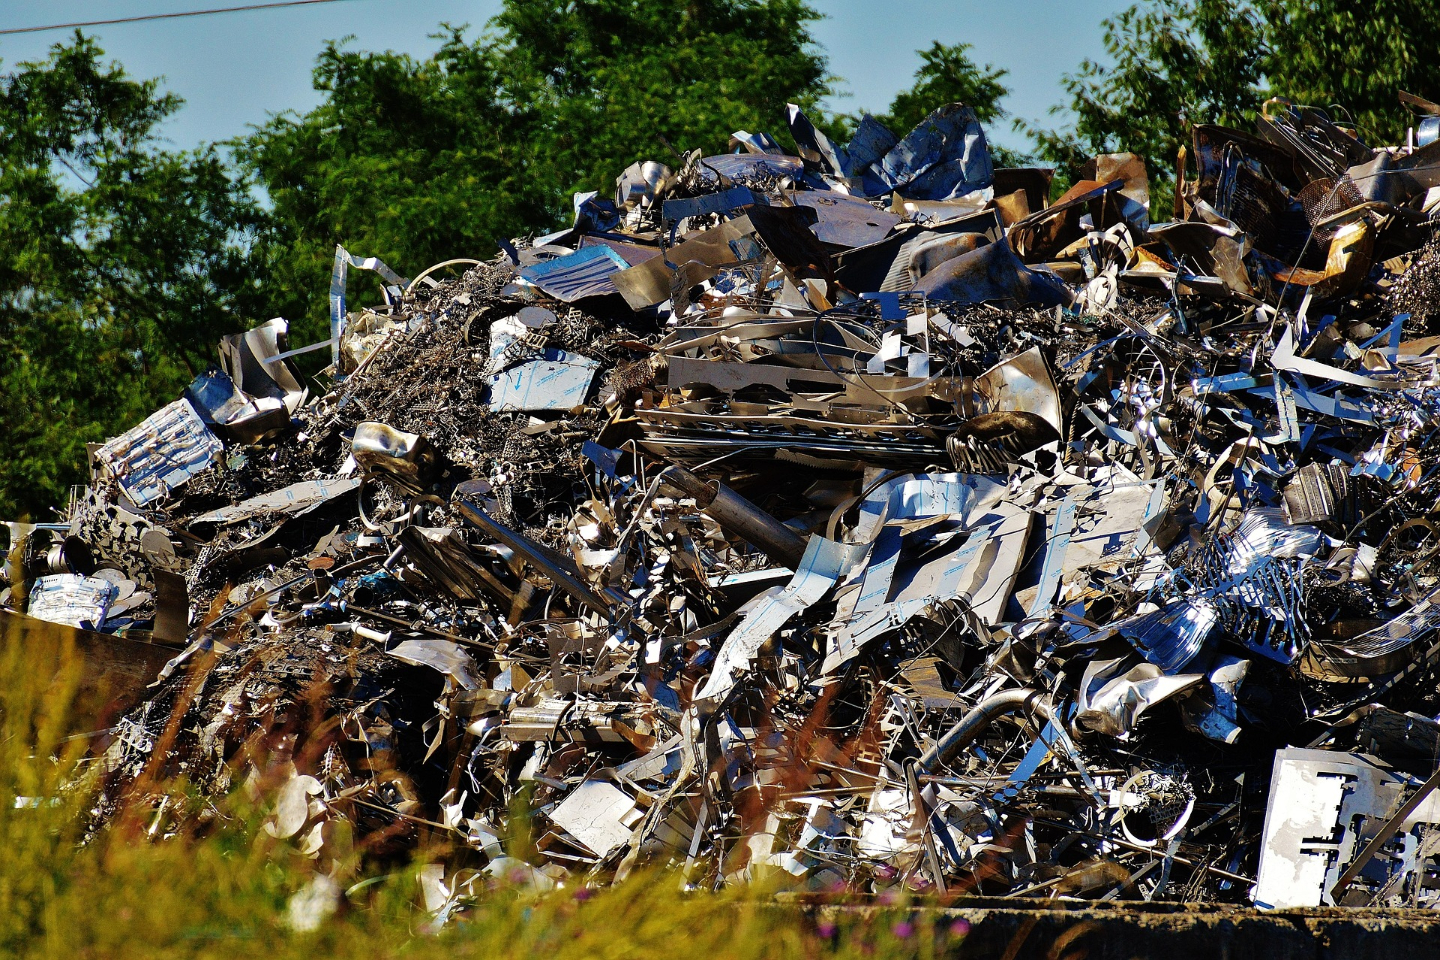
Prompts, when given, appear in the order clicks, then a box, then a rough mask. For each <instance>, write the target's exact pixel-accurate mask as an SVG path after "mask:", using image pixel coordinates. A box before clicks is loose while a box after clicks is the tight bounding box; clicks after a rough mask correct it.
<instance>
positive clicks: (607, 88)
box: [239, 0, 827, 338]
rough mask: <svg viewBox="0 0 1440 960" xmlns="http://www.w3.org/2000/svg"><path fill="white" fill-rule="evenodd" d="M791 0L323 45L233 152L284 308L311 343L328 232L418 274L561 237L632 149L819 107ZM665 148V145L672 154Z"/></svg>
mask: <svg viewBox="0 0 1440 960" xmlns="http://www.w3.org/2000/svg"><path fill="white" fill-rule="evenodd" d="M818 16H819V15H818V14H817V13H816V12H815V11H814V10H813V9H811V8H810V7H809V6H807V5H806V4H804V3H801V2H798V0H703V2H702V0H695V2H691V3H686V4H676V3H674V2H672V0H580V2H574V0H508V2H507V3H506V4H505V7H504V9H503V10H502V12H501V13H500V15H499V16H497V17H496V18H495V19H494V20H493V21H492V22H491V24H490V29H489V30H488V31H487V32H486V33H485V34H484V35H482V36H481V37H480V38H479V39H477V40H473V41H471V40H467V39H466V38H465V37H464V35H463V32H462V31H461V30H458V29H449V32H448V33H446V34H444V35H443V36H442V38H441V45H440V49H439V50H438V51H437V52H436V53H435V55H434V56H432V57H429V58H427V59H425V60H423V61H417V60H415V59H413V58H410V57H407V56H403V55H399V54H394V53H369V52H364V53H362V52H353V51H348V50H345V49H342V48H341V47H339V46H336V45H333V44H332V45H330V46H328V47H327V48H326V49H325V51H324V52H323V53H322V54H321V56H320V61H319V65H318V66H317V68H316V70H315V83H316V87H317V89H319V90H320V91H322V92H323V93H324V100H323V102H322V103H321V104H320V105H319V106H318V107H316V108H315V109H314V110H312V111H310V112H309V113H306V114H304V115H294V114H287V115H283V116H279V117H276V118H274V119H273V120H272V121H271V122H270V123H268V124H267V125H265V126H264V127H263V128H261V129H259V130H257V131H255V132H254V134H253V135H252V136H250V137H249V138H248V139H247V140H245V141H244V142H243V143H241V144H240V145H239V154H240V156H241V158H242V161H243V163H244V164H245V165H246V167H247V169H248V170H249V171H250V172H252V173H253V174H254V175H255V177H256V178H257V180H258V181H259V183H260V184H262V185H263V186H264V188H265V189H266V191H267V192H268V194H269V196H270V199H271V201H272V202H273V205H274V207H273V212H272V218H271V227H270V229H269V231H267V233H266V235H265V238H264V240H263V242H262V244H261V249H262V251H263V260H264V263H265V273H266V276H267V284H266V288H267V291H268V292H269V293H270V294H271V296H272V298H273V299H272V302H273V303H274V304H275V309H276V311H277V312H281V313H283V314H284V315H285V316H287V317H289V318H290V319H291V320H297V321H298V320H301V319H302V318H303V319H304V320H305V321H306V324H305V326H304V327H302V328H300V329H297V333H296V336H297V338H303V334H302V332H301V331H302V330H303V331H304V332H306V333H309V334H310V335H315V336H318V335H319V332H320V330H321V329H322V323H323V318H324V316H325V312H326V290H327V286H326V278H327V277H328V275H329V272H330V263H331V255H332V252H333V250H334V244H335V243H336V241H337V240H338V241H340V242H343V243H344V244H345V245H346V246H347V247H348V248H350V249H352V250H353V251H354V252H356V253H361V254H365V255H368V256H378V257H381V258H382V259H384V260H385V261H386V262H387V263H389V264H390V265H391V266H392V267H394V268H395V269H396V270H399V271H400V272H402V273H404V272H407V271H409V272H411V273H413V272H418V271H419V270H421V269H424V268H425V267H427V266H429V265H430V264H432V263H436V262H439V261H441V260H445V259H449V258H451V257H457V256H469V257H486V256H490V255H491V254H492V253H493V252H494V251H495V249H496V241H497V240H499V239H502V238H506V237H511V236H520V235H524V234H526V233H539V232H545V231H549V230H552V229H555V228H556V227H557V226H560V225H563V224H564V223H567V222H568V221H569V218H570V215H571V214H570V197H571V194H572V193H574V192H576V191H583V190H599V191H601V193H602V195H605V196H608V195H609V194H610V193H611V192H613V189H614V181H615V177H616V176H617V175H618V174H619V173H620V172H621V171H622V170H623V169H624V168H625V167H626V166H627V165H628V164H629V163H631V162H632V161H633V160H636V159H642V157H637V151H638V152H639V153H641V154H645V155H647V156H648V157H649V158H651V159H657V160H662V161H673V159H674V158H673V156H672V153H671V148H672V147H673V149H674V150H676V151H683V150H687V149H690V148H694V147H699V148H702V149H705V150H709V151H719V150H723V149H724V145H725V142H726V139H727V137H728V136H729V134H730V133H731V132H733V131H735V130H737V129H749V130H758V129H773V128H775V127H776V126H777V125H778V124H780V123H782V122H783V118H784V115H785V114H784V109H785V103H786V102H787V101H794V102H800V103H802V104H805V105H807V106H813V105H814V104H815V103H816V102H817V101H818V99H819V98H820V97H821V96H822V95H823V94H824V93H825V92H826V91H827V87H826V81H827V75H826V62H825V58H824V56H823V55H822V54H821V53H820V52H819V50H818V49H817V48H816V47H815V46H814V44H813V42H812V40H811V37H810V34H809V31H808V25H809V24H810V23H811V22H813V21H814V20H816V19H818ZM667 143H668V144H669V145H670V147H667V146H666V144H667Z"/></svg>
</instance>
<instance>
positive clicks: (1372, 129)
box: [1025, 0, 1440, 192]
mask: <svg viewBox="0 0 1440 960" xmlns="http://www.w3.org/2000/svg"><path fill="white" fill-rule="evenodd" d="M1437 14H1440V6H1437V4H1436V3H1435V2H1434V0H1378V2H1375V3H1369V4H1364V5H1359V4H1353V3H1346V2H1342V0H1242V2H1238V3H1237V2H1229V0H1145V2H1142V3H1137V4H1134V5H1132V6H1130V7H1127V8H1126V9H1124V10H1122V11H1121V12H1120V13H1117V14H1116V15H1115V16H1113V17H1110V18H1108V19H1106V20H1104V21H1103V28H1104V39H1105V51H1106V54H1107V58H1108V61H1109V62H1100V61H1093V60H1085V61H1083V62H1082V63H1081V64H1080V66H1079V68H1078V70H1077V71H1076V72H1075V73H1073V74H1069V75H1067V76H1066V77H1065V78H1064V80H1063V81H1062V87H1063V88H1064V90H1065V93H1066V95H1067V97H1068V102H1065V103H1061V104H1057V105H1056V106H1055V107H1053V108H1052V110H1051V113H1052V115H1063V114H1065V113H1066V112H1068V113H1069V114H1070V116H1071V117H1073V120H1072V122H1071V124H1070V125H1068V126H1067V127H1064V128H1060V129H1044V128H1042V127H1041V126H1039V125H1038V124H1034V123H1031V124H1026V125H1025V129H1026V130H1027V132H1028V133H1030V134H1031V136H1032V138H1033V139H1034V142H1035V144H1036V148H1037V152H1038V153H1039V154H1040V155H1041V156H1042V157H1044V158H1045V159H1047V160H1050V161H1052V162H1055V163H1058V164H1060V165H1061V166H1062V167H1064V168H1067V169H1069V170H1072V171H1073V170H1074V169H1075V168H1078V167H1079V165H1080V164H1081V163H1083V162H1084V160H1085V159H1087V158H1088V157H1091V156H1094V155H1095V154H1097V153H1102V152H1110V151H1118V150H1128V151H1132V152H1134V153H1137V154H1139V155H1140V156H1141V157H1143V158H1144V159H1145V162H1146V165H1147V167H1148V168H1149V170H1150V175H1151V177H1152V179H1154V180H1157V181H1159V182H1160V183H1162V184H1163V183H1167V182H1169V181H1170V180H1172V179H1173V176H1172V175H1173V171H1174V168H1175V162H1176V154H1177V151H1178V150H1179V148H1180V147H1181V146H1182V145H1184V144H1185V143H1186V142H1187V140H1188V133H1187V130H1188V125H1189V124H1192V123H1197V122H1207V123H1222V124H1226V125H1230V126H1240V127H1244V128H1247V129H1248V128H1250V127H1251V126H1252V125H1253V122H1254V119H1255V116H1256V114H1257V113H1259V112H1260V109H1261V106H1262V104H1263V103H1264V101H1265V100H1266V99H1267V98H1269V97H1280V98H1283V99H1286V100H1289V101H1291V102H1293V103H1297V104H1307V105H1310V106H1316V107H1321V108H1324V109H1327V110H1328V111H1329V112H1330V113H1331V114H1332V118H1333V119H1335V120H1337V121H1339V122H1344V123H1350V124H1352V125H1353V126H1354V128H1355V130H1356V132H1357V133H1358V134H1359V135H1360V136H1361V137H1362V138H1365V139H1367V141H1368V142H1371V143H1397V142H1401V141H1402V140H1403V138H1404V133H1405V127H1406V116H1405V114H1404V112H1403V111H1402V110H1401V108H1400V105H1399V102H1398V99H1397V94H1398V93H1399V92H1400V91H1402V90H1403V91H1407V92H1410V93H1415V94H1419V95H1421V96H1426V95H1427V94H1428V95H1430V96H1432V97H1433V96H1440V68H1437V67H1436V66H1435V60H1434V50H1435V49H1436V43H1437V42H1440V18H1437ZM1162 192H1163V191H1162Z"/></svg>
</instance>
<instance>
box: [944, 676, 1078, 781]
mask: <svg viewBox="0 0 1440 960" xmlns="http://www.w3.org/2000/svg"><path fill="white" fill-rule="evenodd" d="M1021 710H1024V711H1025V712H1026V713H1028V714H1030V716H1032V717H1035V718H1037V719H1039V720H1043V721H1044V722H1046V723H1049V722H1050V720H1051V719H1052V718H1053V717H1054V715H1055V714H1054V711H1053V710H1052V709H1051V707H1050V698H1049V697H1047V696H1046V695H1045V694H1043V693H1041V692H1040V691H1039V690H1031V689H1030V688H1029V687H1021V688H1020V689H1018V690H1002V691H1001V692H1000V693H997V694H995V695H994V696H990V697H986V698H985V699H984V700H981V701H980V702H979V703H978V704H976V705H975V706H974V707H973V708H971V710H970V712H969V713H967V714H965V716H963V717H961V718H960V722H959V723H957V724H955V726H953V727H951V728H950V729H949V731H947V732H946V734H945V736H943V737H941V738H940V742H939V743H937V744H935V746H933V747H931V748H930V749H929V750H926V751H925V753H924V755H923V756H921V757H920V761H919V764H920V769H922V770H924V771H925V772H926V773H934V772H935V771H936V770H937V769H938V768H939V767H940V766H941V765H943V764H947V763H949V762H950V761H951V760H954V759H955V755H956V754H958V753H959V752H960V751H961V750H964V749H965V748H966V747H968V746H969V745H970V744H972V743H974V742H975V741H976V740H977V739H978V738H979V737H980V734H982V733H984V732H985V729H986V728H987V727H989V726H990V724H992V723H994V722H995V721H996V720H998V719H1000V718H1001V717H1003V716H1006V715H1008V714H1011V713H1019V712H1020V711H1021Z"/></svg>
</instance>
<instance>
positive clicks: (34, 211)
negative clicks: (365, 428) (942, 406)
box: [0, 0, 1008, 518]
mask: <svg viewBox="0 0 1440 960" xmlns="http://www.w3.org/2000/svg"><path fill="white" fill-rule="evenodd" d="M819 17H820V14H819V13H818V12H817V11H816V10H815V8H814V7H812V6H810V5H808V4H806V3H804V2H802V0H690V2H687V3H678V4H677V3H675V2H673V0H507V2H506V3H505V5H504V8H503V10H502V12H501V13H500V15H499V16H498V17H496V18H495V19H494V20H493V21H491V23H490V24H489V26H488V28H487V29H486V31H485V32H483V33H482V34H480V35H479V36H478V38H472V37H467V35H466V34H465V32H464V30H463V29H457V28H450V27H445V28H444V32H442V33H441V34H439V35H438V36H437V38H436V41H437V50H436V52H435V53H434V54H433V55H432V56H429V57H426V58H423V59H417V58H412V57H408V56H404V55H401V54H396V53H390V52H383V53H376V52H365V51H356V50H352V49H349V48H348V47H346V46H345V45H344V44H343V43H336V44H330V45H327V46H326V48H325V49H324V50H323V51H322V52H321V54H320V55H319V57H318V60H317V63H316V67H315V70H314V83H315V86H316V88H317V89H318V90H319V91H320V93H321V94H322V97H321V102H320V105H319V106H317V107H316V108H315V109H313V110H311V111H308V112H306V113H304V114H295V113H287V114H281V115H278V116H275V117H273V118H272V119H271V120H270V121H269V122H267V123H266V124H264V125H263V126H261V127H259V128H257V129H254V130H252V131H251V132H250V133H249V134H248V135H246V136H244V137H241V138H237V139H236V140H233V141H231V142H230V143H229V144H228V147H229V148H230V151H231V153H230V154H229V155H228V156H227V155H223V154H221V153H220V152H218V151H217V150H216V149H215V148H213V147H206V148H204V149H201V150H197V151H189V152H182V151H172V150H166V149H163V148H162V147H161V146H160V144H159V141H158V140H157V131H158V130H159V127H160V125H161V124H162V123H163V122H164V120H165V118H166V117H168V116H169V115H170V114H172V113H173V112H174V111H175V110H176V109H178V108H179V106H180V100H179V99H178V98H177V97H175V96H173V95H169V94H165V93H163V92H162V91H161V89H160V88H159V86H158V84H157V83H155V82H154V81H145V82H139V81H136V80H133V79H131V78H130V77H127V76H126V74H125V72H124V71H123V69H121V68H120V67H119V66H116V65H113V64H106V63H105V62H104V60H103V52H102V51H101V50H100V49H99V48H98V47H97V46H96V45H95V43H94V42H93V41H92V40H89V39H85V38H83V37H81V36H79V35H77V36H76V38H75V39H74V40H73V41H72V42H70V43H68V44H64V45H58V46H56V47H55V48H54V50H53V51H52V53H51V55H50V57H49V58H48V59H47V60H46V61H44V62H42V63H33V64H20V65H19V66H18V67H17V68H15V69H14V70H12V71H11V72H10V73H8V74H7V75H5V76H3V77H0V356H4V357H5V361H6V362H5V363H3V364H0V436H4V437H5V457H3V458H0V517H5V518H11V517H16V516H20V515H24V514H32V515H36V516H45V515H47V511H48V508H49V507H50V506H52V505H59V504H63V503H64V501H65V493H66V488H67V486H68V485H69V484H71V483H73V482H76V481H78V480H80V479H81V478H82V477H83V469H82V468H83V464H84V462H85V456H84V445H85V443H86V442H88V441H99V440H103V439H105V438H106V437H108V436H111V435H113V434H115V433H117V432H119V431H120V430H122V429H124V428H127V427H129V426H131V425H133V424H134V423H136V422H138V421H139V420H140V419H142V418H143V417H144V416H145V415H146V414H148V413H150V412H151V411H153V410H154V409H155V408H156V407H157V406H159V405H161V404H163V403H165V402H168V401H170V400H172V399H174V398H175V397H176V396H177V395H178V394H179V393H180V391H181V390H182V389H183V387H184V386H185V384H186V383H187V382H188V381H189V380H190V379H191V378H192V377H193V376H194V374H195V373H197V372H198V371H200V370H201V369H203V368H204V367H205V366H206V365H207V364H208V363H209V362H211V360H212V359H213V358H214V356H215V354H214V350H215V342H216V340H217V339H218V338H219V337H220V336H222V335H224V334H227V333H232V332H236V331H239V330H243V329H246V328H248V327H250V326H252V325H253V324H254V323H255V322H257V321H259V320H263V319H265V318H267V317H271V316H277V315H279V316H284V317H286V318H287V319H289V320H290V321H291V322H292V340H293V342H294V343H295V344H296V345H297V346H298V345H301V344H305V343H309V342H314V341H316V340H319V339H321V338H322V337H324V336H325V335H326V331H327V327H326V322H325V318H326V315H327V293H328V287H329V275H330V270H331V263H332V256H333V251H334V246H335V244H336V243H337V242H340V243H343V244H344V245H345V246H347V247H348V248H349V249H351V250H353V251H354V252H356V253H359V254H363V255H367V256H378V257H381V258H382V259H384V260H385V261H386V262H388V263H389V264H390V265H391V266H393V267H394V268H395V269H397V270H399V271H400V272H402V273H411V274H412V275H413V274H414V273H415V272H418V271H419V270H421V269H423V268H425V267H426V266H429V265H430V264H433V263H437V262H439V261H441V260H446V259H450V258H452V257H462V256H469V257H486V256H489V255H491V254H492V253H493V252H494V251H495V249H496V242H497V241H498V240H499V239H502V238H506V237H511V236H523V235H525V234H527V233H528V234H535V233H543V232H547V231H549V230H552V229H555V228H556V227H557V226H560V225H562V224H564V223H566V222H568V221H569V219H570V216H571V207H570V197H571V194H572V193H574V192H576V191H583V190H599V191H601V193H602V194H603V195H608V194H609V193H610V192H611V190H612V188H613V183H614V179H615V177H616V176H617V175H618V174H619V173H620V172H621V171H622V170H623V169H624V168H625V167H626V166H627V165H628V164H630V163H631V162H632V161H634V160H636V159H647V158H648V159H657V160H665V161H673V160H674V159H675V154H676V153H677V152H683V151H686V150H689V149H692V148H697V147H698V148H700V149H703V150H707V151H713V152H718V151H720V150H723V149H724V145H725V143H726V140H727V138H728V136H729V134H730V133H731V132H733V131H735V130H738V129H748V130H751V131H760V130H764V131H769V132H771V133H777V134H778V133H783V125H784V117H785V104H786V103H787V102H795V103H799V104H801V105H802V106H803V107H805V108H806V110H807V111H808V112H809V113H810V115H811V116H812V117H815V118H817V119H818V120H820V121H821V122H827V121H829V122H831V123H832V125H837V126H840V125H843V123H844V121H845V118H827V117H826V115H825V113H824V111H823V110H821V109H820V106H819V103H820V99H821V98H822V97H823V96H824V95H825V94H826V93H827V92H829V86H828V84H829V83H830V82H831V79H832V78H830V77H829V75H828V73H827V63H826V59H825V57H824V55H823V52H822V51H821V50H820V49H819V48H818V47H817V46H816V44H815V43H814V41H813V38H812V36H811V34H810V27H811V25H812V24H813V23H814V22H815V21H816V20H818V19H819ZM969 49H970V48H969V47H968V46H967V45H965V44H959V45H955V46H945V45H943V44H939V43H936V44H934V45H933V46H932V47H930V48H929V49H928V50H923V51H919V57H920V61H921V63H920V67H919V69H918V71H917V73H916V75H915V82H914V85H913V87H912V88H911V89H909V90H906V91H904V92H902V93H900V94H899V95H897V96H896V97H895V99H894V101H893V103H892V104H891V105H890V109H889V110H888V112H887V113H886V114H884V115H883V116H882V117H881V119H882V121H883V122H885V123H886V124H887V125H889V126H891V127H892V129H894V130H895V131H896V132H897V133H902V134H903V133H904V132H906V131H908V130H909V129H910V128H912V127H913V126H914V125H915V124H916V123H918V122H919V121H920V120H921V119H922V118H923V117H924V116H925V115H926V114H928V113H929V112H930V111H931V110H932V109H934V108H935V107H936V106H938V105H940V104H942V103H948V102H952V101H962V102H965V103H968V104H970V105H971V106H972V107H974V108H975V110H976V112H977V113H978V114H979V116H980V117H981V118H982V119H984V120H986V121H987V122H993V121H997V120H1000V119H1002V118H1003V117H1004V116H1005V113H1004V111H1003V109H1002V108H1001V106H1000V101H1001V99H1002V98H1003V97H1004V96H1005V94H1006V93H1007V91H1006V88H1005V87H1004V85H1003V83H1002V82H1001V81H1002V79H1003V78H1004V76H1005V72H1004V71H1003V70H997V69H995V68H994V67H991V66H985V67H980V66H978V65H976V64H975V63H974V62H973V61H972V60H971V59H970V56H969ZM1001 162H1002V163H1004V162H1008V161H1007V160H1006V159H1005V158H1001ZM256 197H263V198H264V202H263V205H262V204H258V203H257V202H256V199H255V198H256ZM352 282H353V283H355V284H357V285H358V286H360V287H361V292H359V293H358V295H357V296H358V298H363V297H364V296H365V293H364V292H363V290H364V287H363V285H365V284H373V283H375V280H374V279H373V278H372V277H371V276H370V275H369V274H365V273H357V274H355V275H354V279H353V281H352Z"/></svg>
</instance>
